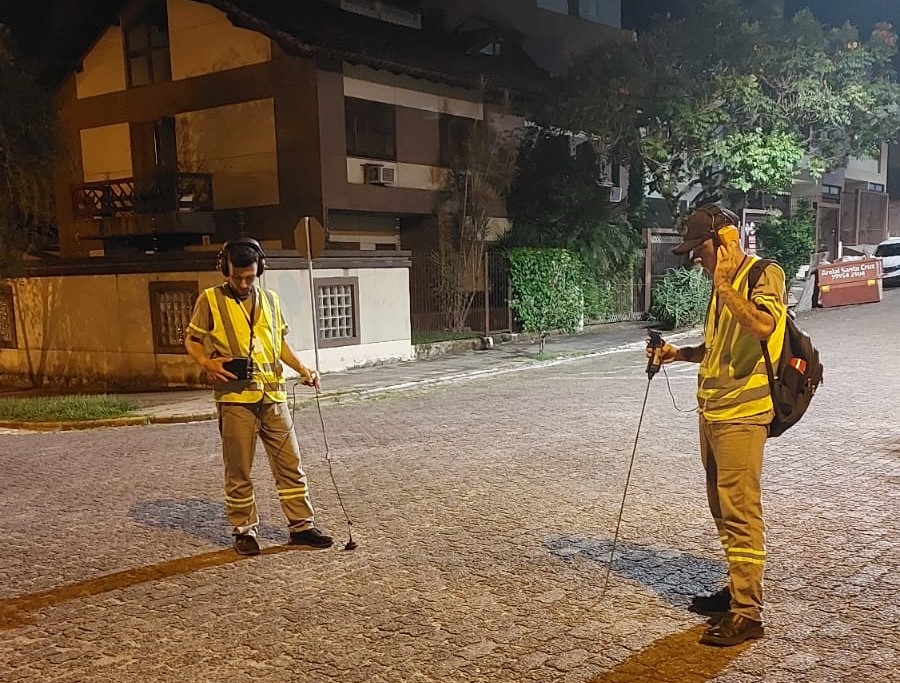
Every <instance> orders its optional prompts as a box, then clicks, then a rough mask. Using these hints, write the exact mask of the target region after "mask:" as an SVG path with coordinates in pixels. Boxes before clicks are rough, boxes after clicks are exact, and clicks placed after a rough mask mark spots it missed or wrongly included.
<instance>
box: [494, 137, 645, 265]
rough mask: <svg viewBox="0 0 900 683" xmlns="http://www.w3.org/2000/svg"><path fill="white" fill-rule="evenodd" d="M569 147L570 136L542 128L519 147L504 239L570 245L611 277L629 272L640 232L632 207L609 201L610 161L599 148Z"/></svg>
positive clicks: (532, 244)
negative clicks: (632, 220) (606, 173)
mask: <svg viewBox="0 0 900 683" xmlns="http://www.w3.org/2000/svg"><path fill="white" fill-rule="evenodd" d="M569 145H570V143H569V137H568V136H567V135H561V134H556V133H554V132H552V131H538V132H534V133H532V134H531V135H530V136H529V138H528V139H527V140H526V141H524V142H523V144H522V145H521V146H520V151H519V161H518V171H517V173H516V179H515V182H514V183H513V186H512V189H511V191H510V194H509V200H508V201H507V207H508V210H509V217H510V220H511V222H512V227H511V228H510V232H509V233H508V234H507V235H506V237H505V239H504V242H505V243H506V244H507V245H508V246H524V247H560V248H563V249H570V250H572V251H575V252H577V253H580V254H581V255H582V257H583V258H584V260H585V262H586V263H589V264H592V265H593V266H595V268H596V270H597V271H598V272H602V273H605V274H606V275H607V276H614V275H621V274H623V273H626V272H630V268H631V266H632V264H633V262H634V261H633V258H634V254H635V250H636V248H637V246H638V243H639V234H638V232H637V231H636V230H635V229H634V228H633V227H632V226H631V224H630V223H629V220H628V218H629V216H628V206H627V205H626V204H625V203H624V202H618V203H613V202H611V201H610V186H609V183H608V179H607V178H604V177H603V167H604V166H605V164H603V163H601V162H602V159H601V158H599V157H598V155H597V153H596V151H595V149H594V146H593V145H592V144H591V143H589V142H586V143H583V144H581V145H579V146H578V148H577V152H576V153H575V154H574V155H573V154H572V153H571V152H570V148H569Z"/></svg>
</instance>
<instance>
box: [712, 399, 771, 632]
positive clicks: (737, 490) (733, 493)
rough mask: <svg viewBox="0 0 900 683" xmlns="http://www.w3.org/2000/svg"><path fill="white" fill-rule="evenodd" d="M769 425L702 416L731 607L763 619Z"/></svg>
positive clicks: (714, 512)
mask: <svg viewBox="0 0 900 683" xmlns="http://www.w3.org/2000/svg"><path fill="white" fill-rule="evenodd" d="M767 436H768V427H767V426H766V425H755V424H741V423H733V422H709V421H707V420H706V419H705V418H703V417H702V416H701V417H700V457H701V459H702V460H703V467H704V468H705V470H706V495H707V498H708V499H709V509H710V512H712V516H713V519H714V520H715V522H716V528H717V529H718V532H719V540H720V541H721V542H722V546H723V547H724V548H725V555H726V557H727V559H728V579H729V586H730V588H731V611H732V612H734V613H735V614H740V615H742V616H744V617H748V618H750V619H754V620H756V621H762V609H763V570H764V568H765V562H766V538H765V536H766V529H765V524H764V523H763V516H762V502H761V500H760V498H761V496H760V476H761V475H762V461H763V448H764V447H765V444H766V438H767Z"/></svg>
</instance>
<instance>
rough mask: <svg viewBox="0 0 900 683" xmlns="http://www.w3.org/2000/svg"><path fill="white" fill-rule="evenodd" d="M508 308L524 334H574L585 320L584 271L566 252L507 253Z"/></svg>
mask: <svg viewBox="0 0 900 683" xmlns="http://www.w3.org/2000/svg"><path fill="white" fill-rule="evenodd" d="M509 275H510V281H511V283H512V296H511V298H510V305H511V306H512V308H513V311H515V314H516V317H517V318H518V319H519V321H520V322H521V323H522V327H523V328H524V329H525V330H526V331H527V332H535V333H539V334H541V335H546V334H547V333H548V332H551V331H553V330H574V329H576V328H577V327H578V326H579V325H580V324H581V322H582V320H583V319H584V309H585V298H586V297H585V295H584V292H583V290H582V283H583V280H584V267H583V265H582V263H581V260H580V259H579V258H578V257H577V256H575V255H574V254H573V253H572V252H571V251H569V250H567V249H533V248H530V247H520V248H517V249H512V250H510V252H509Z"/></svg>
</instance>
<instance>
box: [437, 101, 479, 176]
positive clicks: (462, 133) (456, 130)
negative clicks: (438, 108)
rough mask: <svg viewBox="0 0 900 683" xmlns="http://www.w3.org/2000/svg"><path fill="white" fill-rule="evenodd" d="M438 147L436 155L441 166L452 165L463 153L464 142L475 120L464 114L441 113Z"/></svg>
mask: <svg viewBox="0 0 900 683" xmlns="http://www.w3.org/2000/svg"><path fill="white" fill-rule="evenodd" d="M438 127H439V132H440V148H439V152H438V156H439V159H440V164H441V166H452V165H453V164H455V163H457V162H458V161H459V160H460V158H461V157H462V155H463V154H464V153H465V147H466V142H467V141H468V139H469V138H470V137H471V136H472V130H473V128H474V127H475V121H474V120H473V119H468V118H466V117H464V116H453V115H452V114H441V118H440V121H439V122H438Z"/></svg>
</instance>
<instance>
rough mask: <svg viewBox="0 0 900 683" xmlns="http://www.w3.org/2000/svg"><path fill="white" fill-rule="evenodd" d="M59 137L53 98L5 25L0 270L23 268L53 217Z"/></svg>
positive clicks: (0, 37)
mask: <svg viewBox="0 0 900 683" xmlns="http://www.w3.org/2000/svg"><path fill="white" fill-rule="evenodd" d="M54 139H55V131H54V109H53V102H52V98H51V97H50V95H49V94H48V93H46V92H45V91H44V90H42V89H41V88H40V87H39V86H38V85H37V83H36V81H35V79H34V78H33V77H32V75H31V74H30V72H29V71H28V69H27V68H25V67H24V66H23V65H22V64H20V63H19V62H18V61H17V60H16V58H15V57H14V55H13V51H12V48H11V41H10V40H9V34H8V32H7V31H6V30H5V29H4V28H3V27H2V26H0V275H7V276H8V275H15V274H17V273H19V272H20V271H21V257H22V254H23V253H24V252H25V251H27V250H28V249H30V248H32V247H34V246H35V245H37V244H39V242H40V240H41V237H42V236H43V235H44V234H45V233H46V230H47V226H48V225H49V223H50V221H51V220H52V217H53V161H54Z"/></svg>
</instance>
